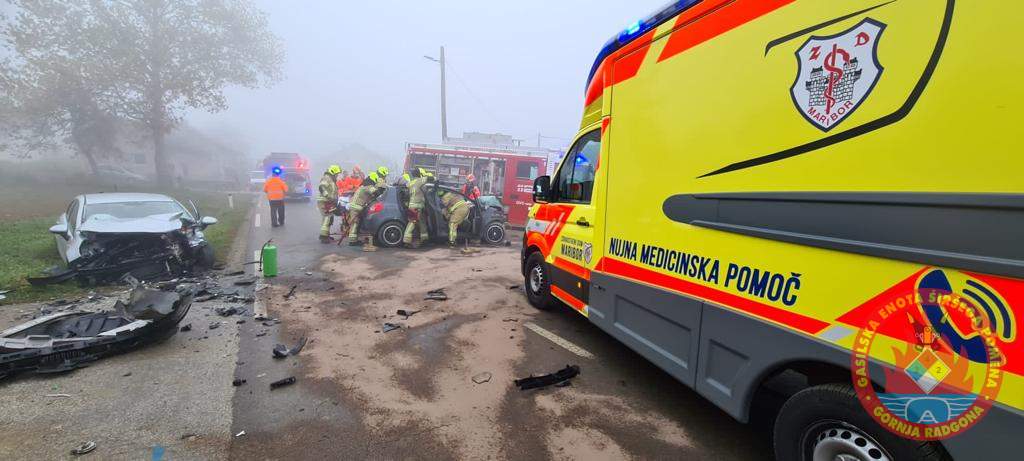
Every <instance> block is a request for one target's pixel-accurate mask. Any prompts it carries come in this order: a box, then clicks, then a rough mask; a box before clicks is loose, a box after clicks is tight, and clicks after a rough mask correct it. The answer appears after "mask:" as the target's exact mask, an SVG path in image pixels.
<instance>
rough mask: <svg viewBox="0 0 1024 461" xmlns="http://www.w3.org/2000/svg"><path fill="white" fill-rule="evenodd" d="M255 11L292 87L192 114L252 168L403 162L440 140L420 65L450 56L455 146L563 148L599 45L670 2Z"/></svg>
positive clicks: (324, 4)
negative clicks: (264, 159) (498, 138)
mask: <svg viewBox="0 0 1024 461" xmlns="http://www.w3.org/2000/svg"><path fill="white" fill-rule="evenodd" d="M256 3H257V5H258V6H259V7H260V8H262V9H263V10H264V11H265V12H266V13H267V16H268V18H269V21H270V25H271V27H272V29H273V30H274V32H275V33H276V34H278V36H279V37H281V39H282V41H283V42H284V45H285V49H286V53H287V62H286V64H285V69H284V71H285V72H284V73H285V80H284V81H282V82H280V83H278V84H277V85H275V86H273V87H271V88H269V89H259V90H247V89H237V88H233V89H229V90H228V92H227V94H228V102H229V104H230V108H229V109H228V110H227V111H224V112H220V113H216V114H207V113H201V112H195V111H193V112H190V113H189V114H188V117H187V121H188V123H190V124H192V125H194V126H196V127H198V128H200V129H203V130H205V131H208V132H211V133H225V134H228V133H230V134H231V135H232V136H230V137H231V138H236V137H241V138H243V139H244V140H243V141H242V142H241V143H240V145H239V146H238V147H240V148H244V149H246V150H247V152H248V153H249V154H250V155H251V156H253V157H261V156H262V155H264V153H266V152H269V151H292V152H303V153H308V154H318V153H326V152H333V151H334V150H336V149H337V147H338V146H340V145H342V144H346V143H351V142H358V143H362V144H363V145H365V146H367V147H369V148H371V149H374V150H377V151H379V152H380V153H382V154H385V155H388V156H392V157H393V158H396V159H397V158H401V157H402V156H404V154H403V153H402V149H403V143H404V142H405V141H413V142H438V141H439V138H440V121H439V120H440V115H439V104H440V102H439V98H440V94H439V93H440V72H439V66H438V65H437V64H436V63H433V62H430V61H428V60H426V59H424V58H423V55H429V56H433V57H437V55H438V47H439V46H440V45H444V46H445V52H446V56H447V59H448V61H449V66H448V70H449V71H448V135H449V136H461V134H462V132H463V131H484V132H503V133H506V134H511V135H514V136H515V137H517V138H521V139H525V140H526V143H527V144H530V145H535V144H536V142H537V134H538V133H543V134H544V135H545V136H552V137H559V138H565V140H544V144H545V145H546V146H548V147H557V146H559V145H562V144H565V143H567V142H568V140H567V139H568V138H571V137H572V136H573V135H574V134H575V132H576V129H577V128H578V126H579V121H580V115H581V113H582V109H583V90H584V88H583V87H584V84H585V82H586V77H587V73H588V72H589V70H590V66H591V64H592V63H593V61H594V58H595V57H596V55H597V52H598V50H599V48H600V47H601V45H602V44H604V42H605V41H606V40H607V39H608V38H609V37H611V36H612V35H613V34H616V33H618V32H619V31H620V30H622V29H623V28H624V27H626V26H627V25H628V24H629V23H630V22H633V21H635V20H637V19H640V18H642V17H644V16H646V15H648V14H649V13H651V12H653V11H654V10H656V9H658V8H660V7H661V6H662V5H663V4H664V0H633V1H629V2H625V1H615V0H601V1H585V0H547V1H541V0H525V1H520V0H516V1H504V2H498V1H479V0H458V1H456V0H449V1H435V2H412V1H365V2H364V1H359V2H356V1H350V0H345V1H333V0H321V1H301V2H299V1H282V0H257V2H256ZM460 77H461V81H460ZM467 87H468V90H467ZM474 95H475V97H474Z"/></svg>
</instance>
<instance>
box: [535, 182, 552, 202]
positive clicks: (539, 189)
mask: <svg viewBox="0 0 1024 461" xmlns="http://www.w3.org/2000/svg"><path fill="white" fill-rule="evenodd" d="M533 201H534V203H548V202H549V201H551V176H539V177H537V179H534V180H533Z"/></svg>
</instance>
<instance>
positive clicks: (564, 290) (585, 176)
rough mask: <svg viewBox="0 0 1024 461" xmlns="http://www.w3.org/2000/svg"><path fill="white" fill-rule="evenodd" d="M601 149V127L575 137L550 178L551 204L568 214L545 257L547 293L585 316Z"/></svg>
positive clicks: (588, 298) (592, 261) (586, 313)
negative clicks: (548, 272) (548, 254)
mask: <svg viewBox="0 0 1024 461" xmlns="http://www.w3.org/2000/svg"><path fill="white" fill-rule="evenodd" d="M600 152H601V130H600V129H596V130H593V131H590V132H587V133H586V134H584V135H582V136H580V137H579V139H577V140H576V142H575V143H574V144H573V146H572V147H571V148H570V149H569V151H568V152H567V153H566V154H565V159H564V160H563V161H562V165H561V167H560V168H559V169H558V172H557V173H556V174H555V178H554V180H553V181H552V197H553V200H552V203H556V204H558V205H559V206H561V207H562V208H564V209H565V210H566V212H567V213H568V216H566V217H565V218H563V219H565V221H564V222H565V224H564V227H563V228H562V232H561V233H560V234H559V235H558V239H557V240H556V241H555V242H554V246H553V248H552V249H551V253H550V258H549V260H548V263H549V266H548V267H549V268H550V269H551V294H552V295H554V296H555V297H557V298H558V299H561V300H562V301H564V302H565V303H566V304H568V305H570V306H571V307H573V308H574V309H576V310H577V311H579V312H580V313H581V314H583V315H588V313H589V311H588V305H589V302H590V271H591V270H592V269H593V268H594V265H595V264H596V263H597V261H596V259H597V258H594V257H593V244H594V236H595V231H594V224H595V215H596V213H595V208H596V207H595V206H594V204H593V195H594V180H595V176H596V174H597V162H598V155H600Z"/></svg>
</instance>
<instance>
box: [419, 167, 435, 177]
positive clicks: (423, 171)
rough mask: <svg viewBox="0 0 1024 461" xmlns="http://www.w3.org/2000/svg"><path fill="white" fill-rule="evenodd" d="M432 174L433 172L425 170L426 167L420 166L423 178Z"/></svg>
mask: <svg viewBox="0 0 1024 461" xmlns="http://www.w3.org/2000/svg"><path fill="white" fill-rule="evenodd" d="M433 175H434V174H433V173H431V172H429V171H427V170H426V169H423V168H420V176H423V177H424V178H425V177H427V176H433Z"/></svg>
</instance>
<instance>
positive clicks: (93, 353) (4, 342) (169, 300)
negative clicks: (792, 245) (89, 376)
mask: <svg viewBox="0 0 1024 461" xmlns="http://www.w3.org/2000/svg"><path fill="white" fill-rule="evenodd" d="M194 291H195V290H194V287H193V286H192V285H190V284H182V285H178V286H176V287H169V288H168V290H166V291H165V290H159V289H153V288H146V287H136V288H134V289H133V290H132V291H131V294H130V295H129V301H128V303H127V304H126V303H123V302H121V300H118V301H117V303H116V304H115V305H114V309H113V310H112V311H102V312H82V311H71V312H60V313H56V314H52V315H47V316H44V317H40V318H38V319H34V320H31V321H29V322H25V323H23V324H21V325H17V326H14V327H12V328H9V329H7V330H4V331H3V332H0V379H3V378H5V377H7V376H10V375H12V374H16V373H19V372H26V371H27V372H36V373H57V372H63V371H70V370H74V369H76V368H81V367H84V366H87V365H88V364H89V363H90V362H93V361H95V360H99V359H101V358H103V357H106V356H109V355H112V354H118V353H122V352H127V351H130V350H132V349H135V348H138V347H141V346H144V345H147V344H151V343H155V342H159V341H162V340H164V339H166V338H168V337H170V336H172V335H174V334H175V333H176V332H177V331H178V323H179V322H180V321H181V319H182V318H184V317H185V315H186V314H187V313H188V310H189V308H190V307H191V306H192V298H193V296H194Z"/></svg>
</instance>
